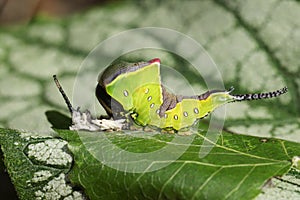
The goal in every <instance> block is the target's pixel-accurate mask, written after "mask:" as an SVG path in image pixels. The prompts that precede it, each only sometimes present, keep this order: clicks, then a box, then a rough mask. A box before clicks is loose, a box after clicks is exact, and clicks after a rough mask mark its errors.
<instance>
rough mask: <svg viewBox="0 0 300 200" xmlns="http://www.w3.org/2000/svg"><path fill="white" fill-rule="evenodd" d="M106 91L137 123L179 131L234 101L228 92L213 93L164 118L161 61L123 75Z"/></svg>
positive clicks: (180, 104) (187, 102)
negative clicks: (130, 113) (161, 109)
mask: <svg viewBox="0 0 300 200" xmlns="http://www.w3.org/2000/svg"><path fill="white" fill-rule="evenodd" d="M106 92H107V93H108V94H109V95H110V96H111V97H112V98H114V99H115V100H117V101H118V102H120V104H121V105H122V106H123V108H124V110H126V111H130V112H132V113H133V114H132V115H131V116H132V118H133V119H134V121H135V122H136V123H137V124H139V125H142V126H146V125H152V126H156V127H159V128H162V129H165V128H173V129H175V130H179V129H181V128H185V127H189V126H191V125H193V124H194V122H195V121H196V120H197V119H199V118H203V117H205V116H206V115H207V114H208V113H209V112H211V111H213V110H214V109H215V108H217V107H218V106H220V105H222V104H224V103H227V102H229V101H232V100H233V97H232V96H231V95H229V93H228V92H227V91H226V92H218V93H214V94H211V95H210V96H208V97H207V98H206V99H204V100H196V99H193V98H190V99H189V98H184V99H182V101H181V102H178V103H177V104H176V106H175V107H174V108H172V109H169V110H166V111H165V112H164V113H163V114H162V116H160V108H161V105H162V104H163V95H162V87H161V81H160V63H159V62H152V63H149V65H146V66H144V67H143V68H141V69H138V70H136V71H133V72H128V73H123V74H120V75H119V76H117V77H116V78H115V79H114V80H113V81H111V82H110V83H108V84H107V85H106ZM220 99H221V100H220Z"/></svg>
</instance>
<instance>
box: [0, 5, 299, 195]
mask: <svg viewBox="0 0 300 200" xmlns="http://www.w3.org/2000/svg"><path fill="white" fill-rule="evenodd" d="M299 19H300V3H299V1H296V0H286V1H278V0H264V1H261V0H243V1H240V0H202V1H197V0H195V1H177V0H174V1H146V0H142V1H134V0H129V1H122V2H116V1H113V2H111V3H107V4H103V5H102V6H101V7H94V8H92V9H90V10H86V11H85V12H83V13H78V14H76V15H73V16H69V17H67V18H64V19H51V18H49V17H46V16H37V17H35V18H34V19H33V20H32V21H30V23H28V24H25V25H16V26H13V27H1V29H0V66H1V67H0V102H1V104H0V109H1V112H0V126H1V127H3V128H4V129H1V133H0V134H1V135H0V138H1V139H0V142H1V149H2V151H3V157H4V160H5V164H6V165H5V166H4V165H3V163H1V165H0V166H1V169H3V168H4V167H6V170H7V172H8V173H9V175H10V177H11V180H12V182H13V184H14V186H15V188H16V191H17V193H18V195H19V197H20V198H21V199H32V198H35V197H40V198H50V197H53V198H56V199H57V198H58V196H57V195H60V197H61V198H67V197H68V198H69V199H72V198H73V199H74V198H82V197H83V195H84V194H83V193H85V194H86V195H87V196H88V197H89V198H91V199H101V198H102V199H118V198H119V199H124V198H128V199H134V198H136V199H147V198H148V199H157V198H161V199H191V198H195V199H201V198H203V199H205V198H207V199H218V198H221V199H224V198H228V199H252V198H255V197H256V198H257V199H263V200H266V199H300V178H299V177H300V173H299V171H298V170H297V169H296V167H295V168H293V169H291V170H289V169H290V167H291V165H292V163H291V161H292V159H293V158H294V156H300V154H299V149H300V147H299V146H300V145H299V143H300V125H299V124H300V118H299V116H300V104H299V102H300V76H299V74H300V67H299V66H300V59H299V55H300V48H299V47H300V20H299ZM141 27H163V28H168V29H173V30H176V31H178V32H180V33H183V34H185V35H187V36H188V37H191V38H192V39H194V40H195V41H197V42H198V43H199V44H201V45H202V46H203V47H204V48H205V50H206V51H207V53H208V54H209V56H210V57H211V58H212V59H213V61H214V63H215V64H216V65H217V69H218V71H214V70H212V68H210V65H207V66H206V64H208V63H207V62H205V61H202V62H201V63H203V66H205V70H207V71H197V70H195V67H193V66H192V65H191V63H190V62H189V61H190V60H189V59H186V58H179V56H175V55H174V54H171V53H169V52H165V51H159V50H156V51H154V50H150V49H143V50H141V51H135V52H131V53H130V54H128V55H124V58H126V59H127V60H128V61H129V62H134V61H140V60H150V59H152V58H156V57H159V58H160V60H161V62H162V66H168V67H169V68H168V67H165V68H163V67H162V71H161V75H162V82H163V83H165V85H166V88H169V89H170V90H171V91H172V92H174V93H176V94H183V95H189V94H190V95H191V91H195V92H196V93H197V94H200V93H203V92H205V91H206V90H207V85H206V84H205V81H203V80H202V78H203V77H201V75H203V74H207V75H208V76H209V77H210V78H211V79H212V80H214V78H215V76H216V75H217V74H218V73H220V75H221V76H222V79H223V82H224V86H225V88H226V89H229V88H230V86H234V87H235V90H234V93H236V94H239V93H253V92H265V91H273V90H276V89H279V88H282V87H284V86H287V87H288V89H289V92H288V93H287V94H285V95H283V96H281V97H279V98H276V99H271V100H264V101H255V102H240V103H232V104H229V105H228V106H226V118H225V124H224V130H223V132H222V134H221V137H220V138H219V140H218V141H217V145H216V146H215V147H214V148H213V149H212V151H211V152H210V153H209V154H208V156H206V157H204V158H201V159H200V158H199V150H200V148H201V147H202V146H201V145H202V141H203V138H204V137H208V136H206V135H205V130H206V129H207V127H205V126H204V125H205V124H207V123H208V122H209V118H207V119H205V120H204V121H202V123H200V125H202V126H203V127H202V128H201V131H200V132H199V133H197V136H195V138H194V139H193V145H192V146H190V147H188V149H187V150H186V151H185V152H184V154H183V155H182V156H181V157H180V158H178V160H176V161H175V162H173V163H171V164H170V165H168V166H166V167H165V168H162V169H160V170H157V171H153V172H147V173H137V174H132V173H129V172H128V173H124V172H122V171H116V170H115V169H113V168H110V167H108V166H106V165H104V164H103V163H101V162H100V161H98V160H97V159H96V158H94V157H92V156H91V154H90V152H88V151H87V149H86V148H85V147H86V146H85V145H83V144H82V143H81V140H79V138H78V136H77V134H76V132H72V131H67V130H66V131H59V134H60V137H58V136H57V133H55V131H53V130H52V127H56V128H57V127H59V128H62V129H67V128H68V126H69V124H70V121H69V120H70V119H69V118H68V117H67V116H69V115H68V111H67V108H66V106H65V104H64V101H63V99H62V98H61V96H60V94H59V92H58V91H57V88H56V87H55V85H54V83H53V81H52V75H53V74H57V76H58V78H59V79H60V82H61V83H62V85H63V88H64V89H65V90H66V93H67V94H68V95H69V97H70V99H71V100H72V103H73V104H74V106H75V107H77V106H81V108H82V109H85V108H86V107H87V108H91V107H92V108H93V109H94V108H95V109H96V110H91V112H92V114H93V115H97V116H99V115H101V114H105V113H104V110H103V109H102V108H100V105H98V104H97V100H96V98H95V95H94V92H95V86H96V84H97V77H98V73H99V72H101V71H102V70H103V69H104V67H105V66H102V65H101V64H98V65H97V68H93V69H90V68H84V64H82V63H87V64H86V65H89V64H92V63H93V62H84V61H86V60H85V58H86V56H87V55H88V54H89V52H90V51H91V50H92V49H94V48H95V47H96V46H97V45H98V44H99V43H101V42H102V41H104V40H105V39H107V38H109V37H111V36H113V35H115V34H118V33H120V32H122V31H126V30H128V29H132V28H141ZM166 37H167V36H166ZM168 38H170V39H172V42H170V43H167V44H166V43H165V41H163V42H162V41H159V40H158V37H157V35H147V34H146V35H143V36H141V37H140V38H137V41H138V43H143V44H148V42H149V41H150V42H152V43H155V44H163V45H165V46H162V49H163V47H165V48H166V47H168V48H171V49H172V51H174V52H176V51H178V50H182V51H184V52H185V53H187V54H188V55H189V58H193V59H199V60H201V58H203V54H200V53H199V51H193V50H192V49H191V48H190V46H188V45H187V44H186V43H184V42H183V41H182V40H181V39H180V38H178V37H174V38H172V37H168ZM141 39H142V42H140V40H141ZM144 41H145V42H144ZM127 42H128V41H127V40H124V42H120V43H113V44H111V45H109V46H106V48H104V49H102V52H104V54H105V55H108V56H109V55H110V54H111V53H114V52H117V51H118V50H119V49H120V47H122V46H126V44H127ZM129 42H130V43H135V40H132V41H129ZM96 64H97V63H96ZM196 67H197V66H196ZM174 71H176V73H177V75H178V74H180V76H175V75H176V73H173V72H174ZM79 75H80V77H83V78H82V79H79V78H78V77H79ZM178 77H179V78H178ZM180 77H181V79H180ZM182 77H184V78H185V79H186V80H185V81H182ZM177 78H178V79H177ZM78 81H80V82H78ZM74 83H75V84H74ZM78 87H79V88H81V91H80V93H79V94H78V95H77V96H76V93H75V92H74V93H73V94H72V91H73V89H74V91H76V90H77V89H78ZM189 88H192V90H189ZM215 89H219V88H215ZM72 95H73V96H72ZM72 97H73V98H72ZM82 99H85V101H83V100H82ZM82 102H84V103H82ZM87 102H88V103H87ZM93 103H95V106H94V105H92V104H93ZM86 104H88V105H86ZM91 105H92V106H91ZM59 112H63V113H64V114H66V116H65V115H62V114H60V113H59ZM49 122H51V123H52V124H50V123H49ZM51 126H52V127H51ZM15 129H17V130H26V131H21V132H22V134H20V133H19V131H15ZM23 132H25V133H26V134H24V133H23ZM147 134H150V136H149V137H148V136H147V137H146V136H145V137H141V135H147ZM151 134H152V135H151ZM49 135H50V136H49ZM53 135H56V138H55V137H53ZM91 136H94V135H93V134H92V135H91ZM104 136H105V137H107V138H109V140H111V141H112V142H113V143H114V144H116V145H117V146H119V147H120V148H123V149H126V151H130V152H148V151H156V150H158V149H160V148H161V147H163V146H164V145H166V144H170V143H167V142H166V141H168V142H170V141H171V140H172V139H173V137H174V136H172V135H166V134H162V135H155V134H154V133H143V134H142V133H140V132H139V133H136V132H133V133H128V132H126V133H99V134H98V136H97V137H99V138H97V137H95V138H94V141H96V142H94V143H93V145H96V146H95V148H96V149H97V148H98V147H97V141H98V142H101V141H102V139H103V138H104ZM180 137H183V136H180ZM185 137H186V138H189V137H192V136H185ZM270 138H277V139H270ZM99 140H100V141H99ZM46 141H48V142H46ZM211 142H212V143H214V142H215V141H211ZM294 142H296V143H294ZM34 144H36V145H34ZM174 145H176V144H174ZM29 147H30V148H32V149H39V150H40V155H44V159H45V158H50V157H51V156H54V157H53V158H52V159H46V160H39V161H38V160H36V159H35V157H34V153H33V152H34V151H29ZM174 147H175V146H174ZM99 148H100V149H103V150H105V148H106V146H105V145H102V146H100V147H99ZM51 149H52V150H51ZM175 149H176V148H175ZM179 149H180V148H179V147H178V151H179ZM28 152H31V154H30V155H29V153H28ZM36 152H38V151H36ZM50 152H55V153H50ZM175 152H176V151H175ZM62 155H63V156H66V158H67V159H63V161H64V162H63V161H61V162H58V161H59V158H61V157H59V156H62ZM49 156H50V157H49ZM42 158H43V156H42ZM55 161H57V162H58V163H56V164H55ZM142 164H143V163H142ZM294 164H295V163H294ZM152 165H153V166H157V165H159V163H158V164H155V163H153V164H152ZM298 169H299V167H298ZM280 175H283V176H280ZM270 178H271V179H270ZM0 179H1V180H0V181H1V184H2V185H4V184H5V185H6V184H7V183H4V182H2V181H3V180H4V179H2V177H1V178H0ZM50 185H52V186H50ZM57 185H61V187H57V188H60V189H57V190H56V191H55V192H53V190H50V189H51V188H53V187H54V186H57ZM49 191H52V192H49ZM82 191H83V193H82ZM261 191H262V192H261ZM3 192H4V191H2V187H0V193H1V194H4V193H3ZM46 195H47V196H46ZM53 195H54V196H53Z"/></svg>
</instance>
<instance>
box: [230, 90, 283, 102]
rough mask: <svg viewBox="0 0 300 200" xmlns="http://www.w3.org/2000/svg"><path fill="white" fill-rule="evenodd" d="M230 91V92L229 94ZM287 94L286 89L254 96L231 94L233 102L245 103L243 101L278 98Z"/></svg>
mask: <svg viewBox="0 0 300 200" xmlns="http://www.w3.org/2000/svg"><path fill="white" fill-rule="evenodd" d="M231 91H232V89H231V90H230V92H231ZM287 92H288V89H287V87H284V88H281V89H279V90H276V91H273V92H264V93H255V94H235V95H234V94H231V95H232V96H233V97H234V101H245V100H258V99H268V98H273V97H278V96H280V95H282V94H285V93H287Z"/></svg>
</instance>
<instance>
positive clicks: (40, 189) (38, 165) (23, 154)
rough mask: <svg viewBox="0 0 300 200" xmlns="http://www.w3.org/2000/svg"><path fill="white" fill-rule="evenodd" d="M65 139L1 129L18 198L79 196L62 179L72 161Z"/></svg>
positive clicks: (7, 164)
mask: <svg viewBox="0 0 300 200" xmlns="http://www.w3.org/2000/svg"><path fill="white" fill-rule="evenodd" d="M66 144H67V142H66V141H64V140H62V139H59V138H54V137H50V136H48V137H46V136H37V135H34V134H32V133H20V132H19V131H16V130H10V129H2V128H0V145H1V149H2V152H3V154H4V158H5V159H4V161H5V165H6V167H7V170H8V173H9V175H10V177H11V179H12V182H13V183H14V186H15V188H16V190H17V192H18V196H19V198H20V199H39V198H40V199H47V198H48V199H59V198H60V197H69V198H72V197H75V196H79V197H80V196H82V194H81V193H79V192H77V191H73V190H72V187H71V186H70V185H69V183H67V180H66V179H65V177H66V175H67V173H68V172H69V170H70V168H71V164H72V161H73V159H72V155H71V154H70V152H69V151H68V149H67V148H66Z"/></svg>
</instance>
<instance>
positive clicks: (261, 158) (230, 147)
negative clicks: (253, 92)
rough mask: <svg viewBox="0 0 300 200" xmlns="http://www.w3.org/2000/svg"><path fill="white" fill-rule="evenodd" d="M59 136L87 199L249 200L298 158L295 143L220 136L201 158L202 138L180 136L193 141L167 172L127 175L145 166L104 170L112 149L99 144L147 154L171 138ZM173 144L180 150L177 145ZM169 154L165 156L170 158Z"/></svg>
mask: <svg viewBox="0 0 300 200" xmlns="http://www.w3.org/2000/svg"><path fill="white" fill-rule="evenodd" d="M58 133H59V135H60V136H61V137H63V138H65V139H67V140H68V141H69V148H70V150H71V151H72V153H73V154H74V159H75V166H74V168H73V170H72V172H71V174H70V178H71V180H72V181H74V183H76V184H78V185H81V186H83V187H84V189H85V191H86V194H87V195H88V196H89V197H90V198H91V199H109V198H113V199H124V197H126V198H137V199H143V198H151V199H158V198H162V199H204V198H207V199H225V198H228V199H241V198H243V199H251V198H253V197H255V196H256V195H258V194H259V193H260V189H261V187H262V186H263V185H264V183H265V182H266V181H267V180H268V179H269V178H271V177H274V176H281V175H283V174H285V173H286V172H288V171H289V169H290V167H291V158H292V157H293V156H294V155H299V154H300V148H299V144H297V143H293V142H287V141H282V140H277V139H264V138H257V137H251V136H244V135H237V134H231V133H226V132H223V133H222V139H220V140H219V141H218V143H217V144H213V145H215V146H214V148H213V149H212V150H211V151H210V153H209V154H208V155H207V156H206V157H204V158H202V159H201V158H199V151H200V148H201V146H202V143H203V140H204V139H206V138H205V137H204V136H203V135H201V134H200V133H199V134H197V135H196V136H195V137H194V136H181V137H192V138H193V142H192V144H191V145H190V146H189V148H188V149H187V150H186V151H185V152H184V153H183V154H182V155H181V156H180V158H179V159H177V160H174V162H173V161H171V162H170V163H169V165H167V166H166V167H164V168H162V169H159V170H154V171H149V172H146V171H147V170H145V172H143V173H130V172H128V171H129V168H130V164H133V165H136V168H139V167H140V166H141V165H143V163H144V162H147V161H145V160H139V161H138V160H137V161H135V162H134V163H130V162H129V163H126V164H125V163H122V161H119V163H118V164H117V165H114V167H109V166H107V165H109V164H108V163H107V162H109V161H107V160H106V161H103V160H102V161H101V160H99V155H100V154H106V153H107V152H108V154H109V152H111V151H114V149H113V148H111V146H109V145H105V144H104V143H103V141H105V140H107V139H108V140H109V141H111V143H113V144H115V145H116V146H119V147H120V148H122V149H123V150H126V151H133V152H139V153H141V152H144V153H147V152H149V151H153V149H156V148H161V147H162V146H164V145H170V144H171V143H172V141H170V139H171V140H172V139H174V137H176V136H170V135H168V134H165V135H161V134H159V135H155V134H153V135H152V136H151V137H142V136H141V135H142V134H145V133H143V132H141V133H130V134H124V133H116V132H114V133H90V132H88V133H77V132H72V131H58ZM177 137H178V136H177ZM82 141H84V143H82ZM172 145H174V146H175V147H176V148H175V149H178V151H180V145H182V144H178V143H173V144H172ZM116 146H115V148H117V147H116ZM119 153H120V154H121V151H120V152H119ZM174 153H175V152H174V151H173V152H169V154H170V155H171V154H174ZM114 155H115V154H114ZM115 156H117V155H115ZM146 158H147V157H146ZM116 160H118V159H116ZM160 162H161V163H163V160H160V161H153V162H150V163H149V166H146V168H147V169H148V170H149V168H151V167H155V165H159V164H160ZM165 162H168V160H165ZM105 163H106V164H105ZM122 165H126V167H127V170H128V171H122V170H118V169H122ZM135 170H137V171H138V169H135Z"/></svg>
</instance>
